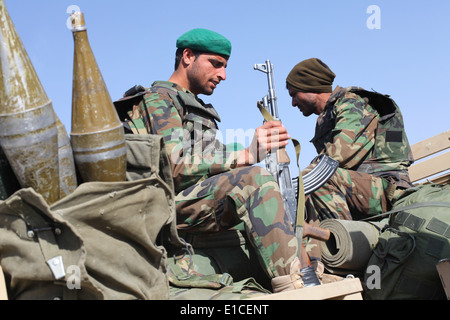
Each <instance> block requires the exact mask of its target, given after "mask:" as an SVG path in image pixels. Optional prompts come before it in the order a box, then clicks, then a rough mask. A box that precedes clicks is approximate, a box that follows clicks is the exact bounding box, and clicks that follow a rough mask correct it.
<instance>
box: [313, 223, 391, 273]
mask: <svg viewBox="0 0 450 320" xmlns="http://www.w3.org/2000/svg"><path fill="white" fill-rule="evenodd" d="M385 225H386V223H384V222H364V221H352V220H341V219H326V220H323V221H321V222H320V224H319V226H320V227H321V228H325V229H328V230H330V239H329V240H328V241H325V242H322V262H323V264H324V265H325V268H326V270H327V271H329V272H330V273H332V274H338V275H347V274H355V275H357V274H358V273H362V272H364V270H365V269H366V268H367V263H368V261H369V259H370V257H371V255H372V250H373V249H374V248H375V246H376V244H377V243H378V237H379V235H380V233H381V230H382V229H383V227H384V226H385Z"/></svg>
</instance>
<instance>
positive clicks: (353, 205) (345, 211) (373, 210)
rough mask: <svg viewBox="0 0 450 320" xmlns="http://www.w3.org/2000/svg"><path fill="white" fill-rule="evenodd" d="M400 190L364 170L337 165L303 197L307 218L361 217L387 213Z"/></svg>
mask: <svg viewBox="0 0 450 320" xmlns="http://www.w3.org/2000/svg"><path fill="white" fill-rule="evenodd" d="M400 192H401V190H397V188H396V186H395V184H391V183H390V182H389V181H388V180H386V179H384V178H380V177H376V176H374V175H371V174H367V173H364V172H358V171H352V170H346V169H342V168H338V169H337V171H336V173H335V174H334V175H333V176H332V177H331V179H330V180H328V181H327V183H325V184H324V185H323V186H322V187H320V188H319V189H318V190H316V191H314V192H313V193H311V194H310V195H309V197H308V199H307V200H306V210H307V212H308V215H309V216H310V219H312V220H315V219H318V220H320V221H321V220H324V219H330V218H331V219H346V220H360V219H363V218H367V217H369V216H373V215H377V214H380V213H383V212H386V211H388V210H389V209H390V207H391V202H392V200H393V199H395V198H396V197H398V195H399V193H400Z"/></svg>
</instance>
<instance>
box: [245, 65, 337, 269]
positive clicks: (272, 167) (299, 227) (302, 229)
mask: <svg viewBox="0 0 450 320" xmlns="http://www.w3.org/2000/svg"><path fill="white" fill-rule="evenodd" d="M254 69H255V70H258V71H262V72H264V73H266V74H267V80H268V84H269V92H268V94H267V95H266V96H265V97H263V99H262V101H258V108H259V109H260V111H261V113H262V114H263V116H264V119H265V120H266V121H269V120H277V121H281V120H280V117H279V115H278V104H277V97H276V89H275V81H274V75H273V65H272V64H271V62H270V61H269V60H267V61H266V62H265V63H264V64H255V66H254ZM293 142H294V145H295V148H296V152H297V157H298V156H299V154H300V144H299V143H298V142H297V141H296V140H293ZM265 161H266V168H267V170H268V171H269V172H270V173H271V174H272V176H273V177H274V179H275V181H277V183H278V185H279V186H280V192H281V196H282V198H283V206H284V209H285V212H286V215H287V217H288V219H289V222H290V223H291V225H292V226H293V228H294V230H295V234H296V236H297V239H298V240H299V242H300V248H301V251H302V252H301V256H302V257H303V259H301V260H303V261H302V265H304V266H305V264H306V261H305V259H306V260H308V258H307V256H306V252H305V250H304V248H303V245H302V238H303V237H304V236H311V237H313V238H316V239H319V240H323V241H326V240H328V239H329V237H330V232H329V230H326V229H321V228H316V227H312V226H309V225H308V223H306V222H305V212H304V210H305V207H304V205H305V194H304V189H303V177H302V176H301V174H300V175H299V178H298V181H296V184H297V186H295V187H294V186H293V183H292V182H293V180H292V178H291V174H290V171H289V164H290V159H289V156H288V154H287V152H286V149H285V148H281V149H278V150H277V152H276V153H273V152H269V153H268V154H267V156H266V159H265ZM297 162H298V158H297ZM297 165H298V163H297ZM294 181H295V180H294ZM297 192H298V199H297V194H296V193H297ZM305 256H306V258H305ZM308 262H309V261H308Z"/></svg>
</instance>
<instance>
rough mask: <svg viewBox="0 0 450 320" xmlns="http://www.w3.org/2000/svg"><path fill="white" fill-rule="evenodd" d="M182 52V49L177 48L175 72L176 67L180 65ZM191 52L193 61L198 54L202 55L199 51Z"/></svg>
mask: <svg viewBox="0 0 450 320" xmlns="http://www.w3.org/2000/svg"><path fill="white" fill-rule="evenodd" d="M183 51H184V48H178V49H177V52H176V53H175V70H177V69H178V66H179V65H180V62H181V58H182V57H183ZM192 52H193V53H194V56H195V59H197V58H198V56H199V55H200V54H202V53H201V52H200V51H196V50H192Z"/></svg>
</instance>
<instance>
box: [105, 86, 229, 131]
mask: <svg viewBox="0 0 450 320" xmlns="http://www.w3.org/2000/svg"><path fill="white" fill-rule="evenodd" d="M149 93H159V94H161V95H163V96H166V97H168V98H169V99H170V100H171V101H172V102H173V105H174V106H175V108H177V110H178V113H179V115H180V117H181V119H182V121H183V128H184V129H187V130H188V131H189V132H190V133H192V134H193V132H194V123H195V122H197V123H201V125H202V129H203V130H212V131H211V133H214V134H215V132H216V131H217V129H218V126H217V122H220V121H221V120H220V117H219V114H218V113H217V112H216V110H215V109H214V107H213V106H212V105H211V104H205V103H203V101H202V100H201V99H198V98H195V97H194V96H193V95H192V94H189V93H187V92H184V91H180V90H177V89H176V88H175V87H172V86H170V85H168V82H155V83H154V84H153V85H152V87H150V88H144V87H142V86H140V85H138V86H135V87H133V88H131V89H129V90H128V91H126V92H125V94H124V97H123V98H122V99H120V100H118V101H115V102H114V105H115V107H116V109H117V112H118V114H119V118H120V119H121V121H122V122H123V123H124V125H125V128H126V129H128V130H129V131H130V132H133V133H142V134H143V133H145V134H147V132H141V131H140V130H139V127H141V126H140V125H139V124H138V123H134V121H136V117H134V116H133V111H136V110H135V109H136V107H137V106H138V105H139V104H140V103H141V101H143V103H144V104H145V95H146V94H149ZM133 109H134V110H133ZM149 117H150V116H149ZM138 121H139V120H138ZM145 122H148V125H149V126H150V124H151V119H146V121H145ZM142 127H143V125H142ZM150 130H151V131H153V130H152V129H150ZM149 133H153V134H156V132H149Z"/></svg>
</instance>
